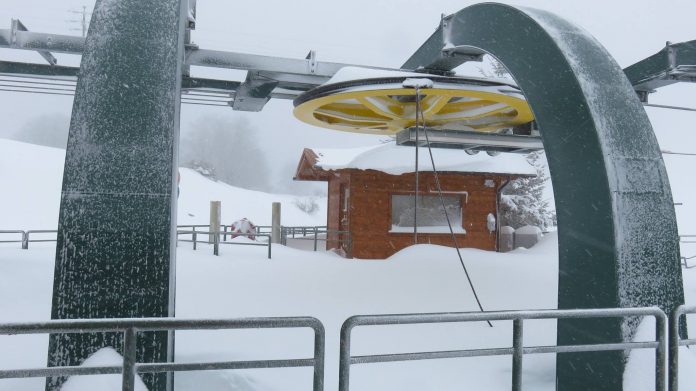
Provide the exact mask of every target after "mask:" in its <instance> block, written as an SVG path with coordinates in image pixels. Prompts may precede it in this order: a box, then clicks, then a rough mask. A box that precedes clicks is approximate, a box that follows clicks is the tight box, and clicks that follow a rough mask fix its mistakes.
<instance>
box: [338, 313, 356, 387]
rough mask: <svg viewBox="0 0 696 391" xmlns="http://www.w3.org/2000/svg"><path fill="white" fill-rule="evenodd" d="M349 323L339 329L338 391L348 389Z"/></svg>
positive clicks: (350, 328) (350, 327)
mask: <svg viewBox="0 0 696 391" xmlns="http://www.w3.org/2000/svg"><path fill="white" fill-rule="evenodd" d="M348 322H349V321H346V322H345V323H343V326H342V327H341V347H340V353H339V356H338V391H348V389H349V387H350V334H351V331H352V328H353V327H352V326H350V325H349V324H348Z"/></svg>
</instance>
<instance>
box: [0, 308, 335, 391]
mask: <svg viewBox="0 0 696 391" xmlns="http://www.w3.org/2000/svg"><path fill="white" fill-rule="evenodd" d="M260 328H263V329H270V328H311V329H312V330H314V357H313V358H301V359H285V360H257V361H214V362H197V363H139V362H136V355H135V354H136V337H137V334H138V333H140V332H144V331H168V330H224V329H260ZM97 332H120V333H123V334H124V340H123V365H120V366H98V367H81V366H65V367H48V368H25V369H4V370H0V379H8V378H29V377H57V376H75V375H108V374H119V373H120V374H122V389H123V391H133V390H134V388H135V376H136V374H138V373H155V372H178V371H202V370H221V369H256V368H291V367H292V368H297V367H313V368H314V378H313V390H314V391H322V390H323V388H324V351H325V333H324V326H323V325H322V323H321V322H320V321H319V320H318V319H316V318H312V317H287V318H243V319H200V320H183V319H173V318H145V319H143V318H139V319H79V320H51V321H47V322H37V323H7V324H0V334H4V335H14V334H50V333H97Z"/></svg>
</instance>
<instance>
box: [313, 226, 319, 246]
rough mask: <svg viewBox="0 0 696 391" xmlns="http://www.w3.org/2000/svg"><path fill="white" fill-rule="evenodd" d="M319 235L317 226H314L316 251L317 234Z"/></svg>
mask: <svg viewBox="0 0 696 391" xmlns="http://www.w3.org/2000/svg"><path fill="white" fill-rule="evenodd" d="M318 235H319V233H318V230H317V226H316V225H315V226H314V251H317V236H318Z"/></svg>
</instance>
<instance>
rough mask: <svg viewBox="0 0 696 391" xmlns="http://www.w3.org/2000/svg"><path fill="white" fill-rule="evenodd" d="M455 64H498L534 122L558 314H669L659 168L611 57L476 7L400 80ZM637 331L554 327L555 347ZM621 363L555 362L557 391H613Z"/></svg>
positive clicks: (549, 29)
mask: <svg viewBox="0 0 696 391" xmlns="http://www.w3.org/2000/svg"><path fill="white" fill-rule="evenodd" d="M443 47H444V48H445V51H444V52H443ZM457 52H459V53H460V54H459V55H461V54H462V53H464V54H469V55H476V54H477V53H479V54H480V53H482V52H486V53H489V54H491V55H493V56H494V57H496V58H497V59H499V60H500V61H501V62H502V63H503V64H505V66H506V67H507V68H508V70H509V71H510V72H511V74H512V75H513V77H514V78H515V80H516V81H517V83H518V85H519V87H520V88H521V89H522V90H523V91H524V93H525V95H526V97H527V100H528V101H529V103H530V105H531V108H532V111H533V112H534V115H535V118H536V121H537V123H538V126H539V128H540V130H541V136H542V139H543V143H544V148H545V150H546V154H547V157H548V160H549V167H550V170H551V179H552V183H553V189H554V194H555V199H556V210H557V214H558V235H559V237H558V241H559V281H558V282H559V286H558V307H559V308H561V309H567V308H604V307H635V306H652V305H658V306H660V307H661V308H662V309H663V310H664V311H666V312H667V313H670V311H672V310H673V309H674V308H675V307H676V306H678V305H679V304H682V303H683V302H684V294H683V287H682V275H681V267H680V263H679V246H678V234H677V225H676V217H675V213H674V206H673V201H672V195H671V191H670V187H669V182H668V179H667V173H666V171H665V165H664V162H663V160H662V156H661V154H660V150H659V147H658V144H657V140H656V138H655V135H654V133H653V130H652V127H651V125H650V121H649V120H648V117H647V115H646V113H645V110H644V109H643V107H642V105H641V104H640V102H639V100H638V97H637V95H636V92H635V91H634V89H633V88H632V86H631V84H630V82H629V81H628V79H627V78H626V76H625V74H624V72H623V71H622V69H621V67H619V66H618V64H617V63H616V62H615V61H614V59H613V58H612V56H611V55H610V54H609V53H608V52H607V51H606V50H605V49H604V48H603V47H602V46H601V44H599V42H597V41H596V40H595V39H594V38H593V37H592V36H590V35H589V34H588V33H587V32H586V31H584V30H582V29H581V28H579V27H577V26H575V25H573V24H571V23H569V22H567V21H565V20H563V19H561V18H559V17H557V16H555V15H553V14H551V13H548V12H545V11H540V10H536V9H529V8H518V7H513V6H508V5H501V4H495V3H484V4H477V5H473V6H471V7H468V8H465V9H463V10H461V11H459V12H457V13H455V14H453V15H451V16H449V17H447V18H443V21H442V25H441V26H440V28H438V30H437V31H436V32H435V33H434V34H433V35H432V36H431V37H430V38H429V39H428V40H427V41H426V42H425V43H424V44H423V46H422V47H421V48H420V49H419V50H418V51H417V52H416V53H415V54H414V55H413V56H412V57H411V58H410V59H409V60H408V61H407V62H406V63H405V64H404V66H403V67H402V68H404V69H418V68H425V69H429V70H431V71H449V70H451V69H452V68H453V67H455V66H457V65H458V64H460V63H461V62H462V61H461V60H458V59H457V57H456V56H457V54H456V53H457ZM448 53H449V55H448ZM501 273H504V272H503V271H501ZM637 323H638V320H636V319H634V320H631V321H626V322H622V321H620V320H618V319H617V320H613V319H610V320H582V321H580V320H562V321H559V322H558V343H559V344H583V343H594V342H600V341H620V340H629V339H631V338H632V337H633V335H634V334H635V331H636V328H637ZM624 361H625V357H624V355H623V353H621V352H614V353H580V354H563V355H558V358H557V384H558V389H559V390H564V391H565V390H573V391H586V390H621V389H622V388H623V387H622V375H623V369H624Z"/></svg>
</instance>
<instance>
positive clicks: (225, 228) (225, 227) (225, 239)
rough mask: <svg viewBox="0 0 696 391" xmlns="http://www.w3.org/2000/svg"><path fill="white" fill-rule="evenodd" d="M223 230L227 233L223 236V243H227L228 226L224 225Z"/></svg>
mask: <svg viewBox="0 0 696 391" xmlns="http://www.w3.org/2000/svg"><path fill="white" fill-rule="evenodd" d="M222 229H223V231H224V232H225V233H224V234H223V235H222V241H223V242H226V241H227V226H226V225H223V226H222Z"/></svg>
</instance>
